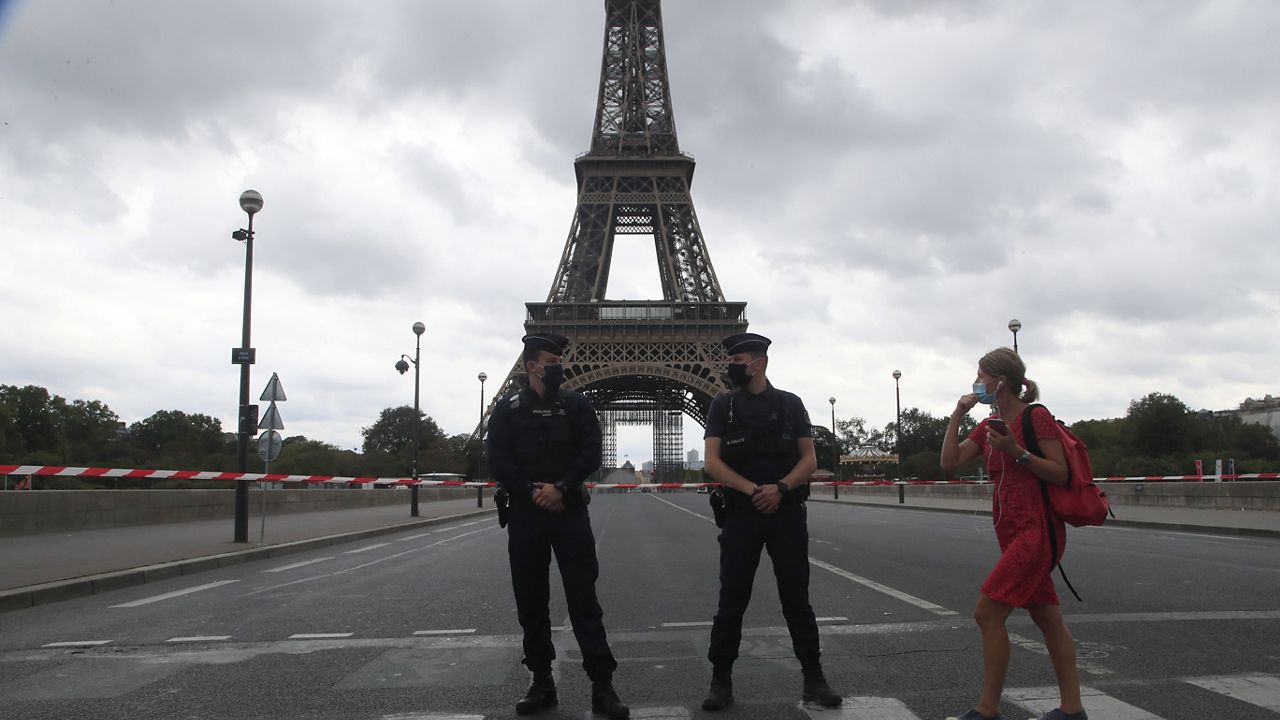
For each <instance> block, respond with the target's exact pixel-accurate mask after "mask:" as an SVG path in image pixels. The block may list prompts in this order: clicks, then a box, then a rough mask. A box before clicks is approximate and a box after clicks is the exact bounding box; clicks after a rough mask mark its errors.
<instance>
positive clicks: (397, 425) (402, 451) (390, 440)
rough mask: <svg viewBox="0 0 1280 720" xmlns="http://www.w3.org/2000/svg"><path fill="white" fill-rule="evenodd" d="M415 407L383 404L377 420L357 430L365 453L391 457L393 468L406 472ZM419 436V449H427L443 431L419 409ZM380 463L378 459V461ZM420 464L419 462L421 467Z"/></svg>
mask: <svg viewBox="0 0 1280 720" xmlns="http://www.w3.org/2000/svg"><path fill="white" fill-rule="evenodd" d="M413 416H414V410H413V408H411V407H409V406H407V405H401V406H400V407H394V408H385V409H383V411H382V412H381V413H380V414H379V415H378V420H377V421H376V422H374V423H373V425H370V426H369V427H367V428H362V429H361V430H360V433H361V434H362V435H363V436H364V447H363V449H364V454H365V455H373V456H378V455H381V456H382V458H386V459H390V460H392V461H394V465H393V466H392V467H397V468H400V469H399V470H394V469H392V470H390V472H391V473H395V472H406V473H407V472H409V471H410V469H411V468H412V465H413V441H414V438H413V422H414V417H413ZM418 424H419V425H418V428H419V432H420V433H421V434H420V436H419V440H420V442H421V446H420V447H421V449H422V450H426V449H427V448H428V447H431V446H432V445H434V444H435V443H436V442H438V441H439V440H440V439H442V438H443V437H444V432H442V431H441V430H440V426H438V425H436V422H435V420H432V419H431V418H430V417H427V416H426V415H425V414H423V413H421V412H419V413H418ZM379 464H380V465H381V463H379ZM422 467H423V465H422V463H421V462H419V463H418V469H419V471H421V469H422Z"/></svg>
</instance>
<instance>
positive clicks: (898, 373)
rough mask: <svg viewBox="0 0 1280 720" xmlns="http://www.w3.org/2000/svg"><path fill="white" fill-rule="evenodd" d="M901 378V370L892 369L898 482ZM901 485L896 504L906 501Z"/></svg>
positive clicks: (900, 432) (900, 436) (894, 439)
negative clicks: (895, 411) (896, 419)
mask: <svg viewBox="0 0 1280 720" xmlns="http://www.w3.org/2000/svg"><path fill="white" fill-rule="evenodd" d="M901 379H902V371H901V370H894V371H893V404H894V406H895V408H896V410H897V416H898V421H897V424H896V425H894V426H893V428H894V429H893V454H894V455H897V456H898V482H899V483H901V482H902V391H901V389H900V388H899V385H898V381H899V380H901ZM904 495H905V493H904V492H903V488H902V485H901V484H899V485H898V504H899V505H901V504H902V503H904V502H906V499H905V498H904Z"/></svg>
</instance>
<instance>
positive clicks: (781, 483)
mask: <svg viewBox="0 0 1280 720" xmlns="http://www.w3.org/2000/svg"><path fill="white" fill-rule="evenodd" d="M774 485H777V486H778V492H779V493H780V494H782V495H786V494H787V491H788V490H790V489H791V488H789V487H787V483H786V482H784V481H782V480H779V481H778V482H776V483H774Z"/></svg>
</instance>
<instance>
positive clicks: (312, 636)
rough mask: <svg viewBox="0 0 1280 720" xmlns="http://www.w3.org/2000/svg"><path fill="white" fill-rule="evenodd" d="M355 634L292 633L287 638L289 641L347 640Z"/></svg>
mask: <svg viewBox="0 0 1280 720" xmlns="http://www.w3.org/2000/svg"><path fill="white" fill-rule="evenodd" d="M354 634H355V633H294V634H292V635H290V636H289V639H290V640H336V639H341V638H349V637H351V636H352V635H354Z"/></svg>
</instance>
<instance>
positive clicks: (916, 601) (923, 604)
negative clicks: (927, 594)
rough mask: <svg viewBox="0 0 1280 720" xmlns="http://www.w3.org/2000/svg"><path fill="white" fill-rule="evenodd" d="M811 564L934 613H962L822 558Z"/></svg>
mask: <svg viewBox="0 0 1280 720" xmlns="http://www.w3.org/2000/svg"><path fill="white" fill-rule="evenodd" d="M809 564H811V565H813V566H815V567H820V568H822V569H823V570H826V571H827V572H829V573H834V574H836V575H839V576H840V577H842V578H844V579H846V580H852V581H854V582H856V583H858V584H859V585H863V586H865V587H869V588H871V589H872V590H875V591H876V592H882V593H884V594H885V595H888V596H889V597H891V598H895V599H897V600H901V601H902V602H905V603H907V604H908V605H915V606H916V607H918V608H922V609H924V610H928V611H929V612H931V613H933V614H934V615H959V614H960V613H958V612H956V611H955V610H948V609H946V608H944V607H942V606H941V605H935V604H933V603H931V602H929V601H928V600H922V599H920V598H918V597H916V596H915V595H908V594H907V593H904V592H902V591H901V590H894V589H893V588H891V587H889V586H888V585H881V584H880V583H878V582H876V581H875V580H870V579H867V578H864V577H862V576H861V575H854V574H853V573H851V572H849V571H848V570H843V569H841V568H838V567H836V566H835V565H831V564H830V563H825V562H823V561H821V560H818V559H817V558H809Z"/></svg>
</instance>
